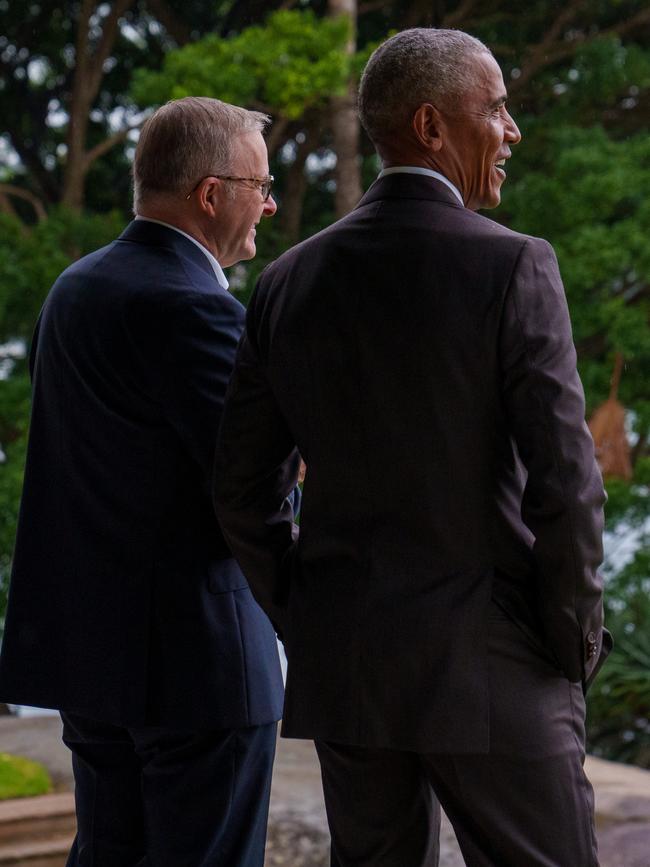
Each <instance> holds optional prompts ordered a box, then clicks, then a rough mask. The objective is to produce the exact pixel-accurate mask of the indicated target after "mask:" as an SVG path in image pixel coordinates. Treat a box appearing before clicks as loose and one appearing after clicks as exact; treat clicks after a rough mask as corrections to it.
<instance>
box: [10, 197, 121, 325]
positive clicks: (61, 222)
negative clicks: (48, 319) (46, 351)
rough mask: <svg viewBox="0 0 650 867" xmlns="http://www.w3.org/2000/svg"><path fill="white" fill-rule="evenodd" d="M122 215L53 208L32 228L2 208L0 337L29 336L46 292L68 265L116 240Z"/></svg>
mask: <svg viewBox="0 0 650 867" xmlns="http://www.w3.org/2000/svg"><path fill="white" fill-rule="evenodd" d="M123 226H124V218H123V217H122V216H121V215H119V214H117V213H116V212H113V213H111V214H107V215H99V214H76V213H74V212H71V211H66V210H64V209H62V208H60V209H54V210H53V211H52V212H51V214H50V216H49V217H48V219H46V220H43V221H42V222H40V223H37V224H36V225H35V226H34V227H33V228H32V229H26V228H25V226H24V225H23V224H22V223H21V222H20V221H18V220H16V219H15V218H13V217H9V216H7V215H6V214H0V340H7V339H9V338H12V337H25V338H26V337H29V336H30V335H31V332H32V329H33V327H34V323H35V322H36V318H37V316H38V312H39V310H40V308H41V305H42V303H43V300H44V298H45V295H46V294H47V292H48V290H49V289H50V286H51V285H52V283H54V281H55V280H56V278H57V277H58V276H59V274H60V273H61V271H63V270H64V268H67V266H68V265H69V264H70V263H71V262H73V261H74V260H75V259H77V258H79V256H83V255H85V254H86V253H89V252H90V251H91V250H95V249H97V248H98V247H101V246H103V245H104V244H107V243H108V242H109V241H111V240H113V239H114V238H115V237H116V235H118V234H119V232H120V230H121V229H122V228H123Z"/></svg>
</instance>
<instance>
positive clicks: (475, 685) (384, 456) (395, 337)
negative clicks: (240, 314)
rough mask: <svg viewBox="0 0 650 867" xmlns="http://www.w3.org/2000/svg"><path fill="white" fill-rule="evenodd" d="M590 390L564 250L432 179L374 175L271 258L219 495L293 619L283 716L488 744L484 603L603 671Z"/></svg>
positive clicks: (425, 740)
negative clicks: (324, 224)
mask: <svg viewBox="0 0 650 867" xmlns="http://www.w3.org/2000/svg"><path fill="white" fill-rule="evenodd" d="M584 409H585V407H584V398H583V392H582V387H581V384H580V381H579V379H578V374H577V372H576V356H575V350H574V347H573V343H572V339H571V328H570V322H569V315H568V311H567V305H566V300H565V296H564V291H563V288H562V282H561V279H560V275H559V272H558V267H557V261H556V258H555V255H554V253H553V250H552V248H551V246H550V245H549V244H548V243H547V242H545V241H543V240H540V239H537V238H531V237H526V236H524V235H520V234H517V233H515V232H512V231H510V230H508V229H506V228H504V227H503V226H500V225H498V224H496V223H494V222H493V221H491V220H489V219H487V218H486V217H483V216H479V215H478V214H476V213H474V212H472V211H469V210H467V209H465V208H463V207H461V206H460V205H459V203H458V202H457V200H456V199H455V198H454V196H453V194H452V193H451V192H450V191H449V190H448V189H447V188H446V187H444V185H442V184H440V183H439V182H437V181H435V180H433V179H430V178H426V177H420V176H413V175H403V174H401V175H392V176H389V177H386V178H384V179H382V180H379V181H377V182H376V183H375V184H373V186H372V187H371V188H370V190H369V191H368V192H367V193H366V195H365V196H364V197H363V199H362V201H361V203H360V204H359V206H358V207H357V208H356V210H354V211H353V212H352V213H351V214H349V215H348V216H347V217H345V218H344V219H343V220H340V221H339V222H337V223H336V224H334V225H333V226H331V227H329V228H328V229H326V230H325V231H323V232H321V233H320V234H318V235H316V236H315V237H313V238H310V239H309V240H307V241H305V242H303V243H302V244H299V245H298V246H297V247H295V248H293V249H291V250H289V251H288V252H287V253H285V254H284V255H283V256H281V257H280V258H279V259H278V260H277V261H276V262H274V263H273V264H272V265H270V266H269V267H268V268H267V269H266V270H265V271H264V273H263V275H262V277H261V278H260V281H259V284H258V286H257V289H256V292H255V295H254V297H253V299H252V301H251V304H250V306H249V309H248V315H247V327H246V331H245V336H244V338H243V341H242V343H241V345H240V349H239V355H238V361H237V364H236V368H235V373H234V377H233V379H232V381H231V386H230V393H229V400H228V402H227V407H226V410H225V415H224V418H223V423H222V428H221V436H220V446H219V450H218V456H217V463H218V472H217V473H216V474H215V479H217V480H219V482H218V487H217V491H216V504H217V508H218V512H219V517H220V521H221V524H222V526H223V529H224V532H225V535H226V537H227V539H228V541H229V543H230V544H231V546H232V549H233V551H234V553H235V555H236V556H237V558H238V559H239V562H240V564H241V566H242V568H243V571H244V573H245V575H246V577H247V578H248V581H249V582H250V585H251V587H252V588H253V591H254V593H255V595H256V597H257V599H258V601H259V602H260V604H261V605H262V607H263V608H264V609H265V610H266V611H267V613H268V614H269V616H270V617H271V619H272V620H273V621H274V623H275V624H276V626H277V627H278V629H279V630H281V632H282V633H283V636H284V640H285V644H286V648H287V655H288V659H289V673H288V681H287V689H286V700H285V712H284V733H285V734H286V735H288V736H291V737H310V738H312V737H313V738H321V739H324V740H330V741H338V742H341V743H352V744H360V745H365V746H374V747H391V748H398V749H410V750H416V751H424V752H427V751H437V752H440V751H442V752H468V751H469V752H481V751H486V750H487V749H488V734H489V720H488V711H487V708H488V690H489V683H488V677H487V659H486V639H487V617H488V614H487V611H488V605H489V602H490V599H491V598H492V599H494V600H495V601H496V602H497V603H498V604H499V605H501V607H502V608H503V609H504V610H505V611H506V612H508V615H509V616H511V617H512V618H513V619H514V620H516V621H517V623H518V624H519V625H520V626H521V628H522V629H523V630H524V631H525V632H526V634H527V635H528V637H529V640H530V641H531V642H532V643H534V644H535V645H536V647H537V649H538V650H539V652H540V654H542V655H545V656H546V657H547V658H548V659H549V660H551V661H553V663H554V664H555V665H556V666H557V668H558V671H560V670H561V671H562V673H563V676H565V677H566V678H568V679H569V680H570V681H574V682H576V681H583V683H586V682H587V680H588V679H589V678H590V676H591V675H592V674H593V671H594V669H595V666H596V664H597V662H598V661H599V660H600V659H601V658H602V656H603V655H604V652H605V651H606V649H607V648H606V647H605V649H604V650H603V646H602V645H603V630H602V600H601V595H602V583H601V580H600V578H599V577H598V574H597V571H596V570H597V567H598V565H599V564H600V561H601V559H602V549H601V533H602V527H603V513H602V507H603V503H604V499H605V498H604V492H603V485H602V480H601V476H600V473H599V471H598V467H597V465H596V463H595V460H594V451H593V445H592V441H591V438H590V435H589V432H588V430H587V428H586V426H585V423H584ZM296 446H297V448H298V449H299V451H300V453H301V454H302V456H303V457H304V460H305V462H306V464H307V477H306V482H305V487H304V499H303V506H302V517H301V525H300V535H299V540H298V539H297V529H296V528H295V526H294V525H293V523H292V514H291V509H290V507H289V505H288V501H287V499H286V498H287V496H288V494H289V492H290V490H291V488H292V486H293V484H294V482H295V472H296V470H297V456H296V452H295V447H296ZM606 644H607V642H606Z"/></svg>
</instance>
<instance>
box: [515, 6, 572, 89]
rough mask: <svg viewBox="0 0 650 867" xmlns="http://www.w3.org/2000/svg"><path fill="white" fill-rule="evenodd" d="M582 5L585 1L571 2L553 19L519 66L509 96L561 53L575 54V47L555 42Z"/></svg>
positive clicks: (566, 54)
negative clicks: (518, 73) (519, 70)
mask: <svg viewBox="0 0 650 867" xmlns="http://www.w3.org/2000/svg"><path fill="white" fill-rule="evenodd" d="M584 5H585V0H573V2H571V3H569V4H568V6H566V7H565V9H563V10H562V12H560V14H559V15H558V16H557V17H556V18H555V20H554V21H553V23H552V24H551V26H550V27H549V29H548V30H547V31H546V33H545V34H544V36H543V37H542V39H541V40H540V42H538V43H537V44H536V45H533V46H532V47H531V49H530V50H529V52H528V59H527V60H526V62H525V63H523V64H522V66H521V74H520V75H519V78H516V79H514V80H513V81H512V83H511V84H510V85H509V88H508V89H509V91H510V95H511V96H512V95H513V94H514V93H516V92H518V91H520V90H521V89H522V88H523V86H524V85H525V84H528V82H529V81H530V79H531V78H532V77H533V75H535V73H537V72H539V70H540V69H543V68H544V67H546V66H549V65H550V64H551V63H554V62H555V61H556V60H557V59H559V57H560V56H562V52H565V56H571V55H572V54H573V53H574V52H575V45H571V44H570V43H565V42H563V43H560V45H558V43H557V40H558V38H559V37H560V36H562V34H563V33H564V31H565V29H566V28H567V27H568V25H569V24H570V23H571V21H573V19H574V18H575V17H576V15H577V14H578V12H579V11H580V10H581V9H582V7H583V6H584ZM553 49H555V50H553Z"/></svg>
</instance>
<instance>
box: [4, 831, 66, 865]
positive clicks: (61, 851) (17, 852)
mask: <svg viewBox="0 0 650 867" xmlns="http://www.w3.org/2000/svg"><path fill="white" fill-rule="evenodd" d="M73 839H74V835H68V836H65V837H51V838H50V839H49V840H36V841H33V842H30V843H10V844H8V845H0V867H65V864H66V861H67V859H68V852H69V851H70V846H71V845H72V840H73Z"/></svg>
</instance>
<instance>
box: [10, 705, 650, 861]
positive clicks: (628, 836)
mask: <svg viewBox="0 0 650 867" xmlns="http://www.w3.org/2000/svg"><path fill="white" fill-rule="evenodd" d="M60 733H61V723H60V721H59V719H58V718H57V717H33V718H28V719H27V718H23V719H17V718H14V717H0V752H12V753H15V754H18V755H24V756H27V757H29V758H33V759H36V760H37V761H40V762H42V763H43V764H44V765H45V766H46V767H47V768H48V770H49V771H50V774H51V775H52V779H53V781H54V784H55V788H56V790H57V791H67V790H70V789H71V788H72V774H71V770H70V759H69V754H68V751H67V750H66V748H65V747H64V746H63V744H62V743H61V741H60ZM587 773H588V775H589V778H590V779H591V781H592V783H593V785H594V789H595V792H596V823H597V832H598V840H599V847H600V859H601V867H650V772H648V771H642V770H640V769H638V768H633V767H629V766H626V765H620V764H616V763H613V762H605V761H602V760H600V759H595V758H592V757H589V758H588V759H587ZM441 845H442V852H441V857H440V867H464V861H463V859H462V857H461V855H460V852H459V850H458V846H457V844H456V840H455V837H454V833H453V830H452V829H451V826H450V825H449V823H448V822H446V820H445V822H443V828H442V839H441ZM328 853H329V838H328V834H327V822H326V818H325V809H324V806H323V799H322V793H321V787H320V775H319V770H318V762H317V759H316V755H315V752H314V748H313V745H312V744H311V742H309V741H296V740H283V739H280V740H279V742H278V755H277V760H276V765H275V773H274V779H273V788H272V794H271V809H270V822H269V841H268V847H267V858H266V865H265V867H327V865H328V863H329V861H328ZM405 867H406V865H405ZM522 867H523V865H522ZM566 867H577V865H566Z"/></svg>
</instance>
